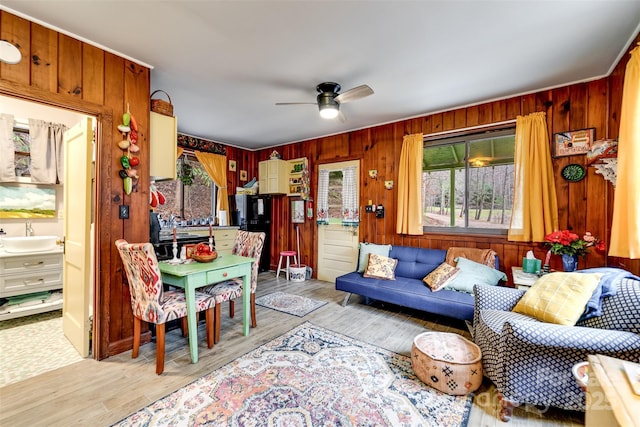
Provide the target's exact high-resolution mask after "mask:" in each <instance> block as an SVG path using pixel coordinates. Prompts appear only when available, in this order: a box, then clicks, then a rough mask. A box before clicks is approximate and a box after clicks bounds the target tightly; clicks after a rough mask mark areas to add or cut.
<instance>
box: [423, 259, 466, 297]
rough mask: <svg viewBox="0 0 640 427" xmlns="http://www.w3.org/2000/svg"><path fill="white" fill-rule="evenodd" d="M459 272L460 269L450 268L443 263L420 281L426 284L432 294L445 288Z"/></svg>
mask: <svg viewBox="0 0 640 427" xmlns="http://www.w3.org/2000/svg"><path fill="white" fill-rule="evenodd" d="M459 272H460V269H459V268H458V267H452V266H451V265H449V264H447V263H446V262H443V263H442V264H440V265H439V266H438V267H436V269H435V270H433V271H432V272H431V273H429V274H427V276H426V277H425V278H424V279H422V281H423V282H424V283H426V284H427V286H429V288H431V290H432V291H433V292H436V291H439V290H440V289H442V288H444V287H445V286H447V285H448V284H449V283H450V282H451V281H452V280H453V279H454V278H455V277H456V276H457V275H458V273H459Z"/></svg>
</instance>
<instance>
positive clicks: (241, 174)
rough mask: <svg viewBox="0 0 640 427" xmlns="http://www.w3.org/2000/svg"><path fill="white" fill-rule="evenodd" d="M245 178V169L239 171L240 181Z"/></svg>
mask: <svg viewBox="0 0 640 427" xmlns="http://www.w3.org/2000/svg"><path fill="white" fill-rule="evenodd" d="M246 180H247V171H240V181H246Z"/></svg>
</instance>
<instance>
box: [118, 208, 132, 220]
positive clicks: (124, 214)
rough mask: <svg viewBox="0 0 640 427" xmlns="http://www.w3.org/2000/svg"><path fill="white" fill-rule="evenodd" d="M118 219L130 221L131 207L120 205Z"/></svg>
mask: <svg viewBox="0 0 640 427" xmlns="http://www.w3.org/2000/svg"><path fill="white" fill-rule="evenodd" d="M118 217H119V218H120V219H129V205H120V209H119V212H118Z"/></svg>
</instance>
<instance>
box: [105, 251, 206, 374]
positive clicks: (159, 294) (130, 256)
mask: <svg viewBox="0 0 640 427" xmlns="http://www.w3.org/2000/svg"><path fill="white" fill-rule="evenodd" d="M115 244H116V247H117V248H118V252H119V253H120V258H122V263H123V264H124V270H125V272H126V274H127V281H128V282H129V293H130V294H131V309H132V311H133V319H134V321H133V351H132V355H131V357H132V358H134V359H135V358H137V357H138V350H139V348H140V326H141V322H143V321H144V322H148V323H153V324H155V325H156V374H158V375H160V374H161V373H162V372H163V371H164V347H165V345H164V344H165V323H167V322H169V321H171V320H174V319H185V318H186V316H187V302H186V299H185V295H184V292H183V291H182V290H176V291H164V290H163V286H162V278H161V274H160V269H159V268H158V259H157V258H156V253H155V251H154V250H153V245H152V244H151V243H127V241H126V240H123V239H119V240H116V242H115ZM214 305H215V299H214V298H213V297H212V296H211V295H208V294H204V293H201V292H197V291H196V311H197V312H200V311H205V310H206V322H207V324H206V328H207V345H208V347H209V348H212V347H213V332H214V325H213V307H214ZM183 328H186V322H183Z"/></svg>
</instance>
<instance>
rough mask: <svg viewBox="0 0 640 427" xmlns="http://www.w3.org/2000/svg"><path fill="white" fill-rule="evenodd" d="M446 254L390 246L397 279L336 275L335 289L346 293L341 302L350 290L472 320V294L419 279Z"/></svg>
mask: <svg viewBox="0 0 640 427" xmlns="http://www.w3.org/2000/svg"><path fill="white" fill-rule="evenodd" d="M446 255H447V251H446V250H442V249H423V248H414V247H410V246H392V247H391V251H390V252H389V257H390V258H395V259H397V260H398V264H397V266H396V269H395V275H396V280H382V279H374V278H368V277H363V275H362V273H358V272H357V271H354V272H352V273H347V274H344V275H342V276H339V277H337V278H336V289H337V290H339V291H344V292H349V294H348V295H347V296H346V297H345V299H344V302H343V303H342V305H346V304H347V302H348V300H349V296H350V295H351V294H352V293H353V294H358V295H362V296H364V297H367V298H372V299H375V300H379V301H384V302H388V303H391V304H396V305H399V306H403V307H409V308H413V309H417V310H422V311H426V312H429V313H434V314H440V315H443V316H449V317H454V318H457V319H461V320H473V308H474V297H473V295H471V294H468V293H465V292H458V291H450V290H447V289H442V290H439V291H437V292H432V291H431V289H430V288H429V287H428V286H427V285H426V284H425V283H424V282H423V281H422V279H423V278H424V277H425V276H426V275H427V274H429V273H430V272H431V271H433V270H434V269H435V268H436V267H438V266H439V265H440V264H442V263H443V262H444V260H445V257H446ZM496 268H498V259H497V257H496Z"/></svg>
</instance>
